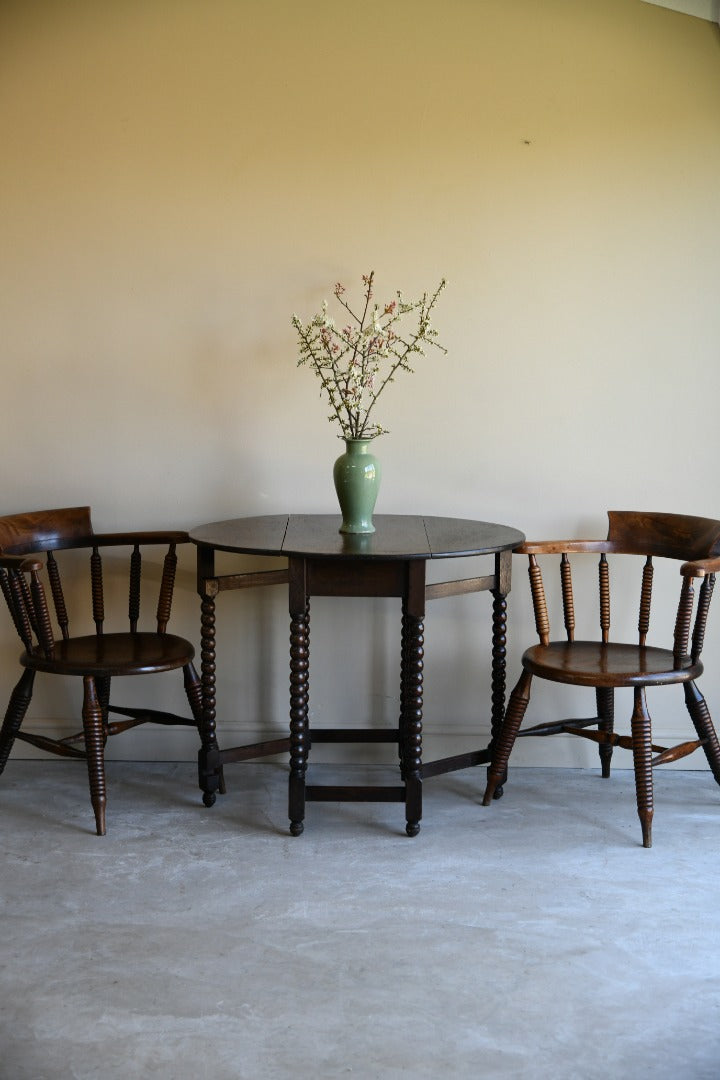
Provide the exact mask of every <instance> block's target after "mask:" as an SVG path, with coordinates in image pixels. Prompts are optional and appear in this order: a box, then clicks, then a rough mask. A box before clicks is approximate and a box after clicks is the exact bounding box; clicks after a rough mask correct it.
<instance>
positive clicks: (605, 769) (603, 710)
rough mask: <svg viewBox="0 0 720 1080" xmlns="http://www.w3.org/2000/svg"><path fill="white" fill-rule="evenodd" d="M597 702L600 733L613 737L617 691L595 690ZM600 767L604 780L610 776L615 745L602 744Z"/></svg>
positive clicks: (609, 743)
mask: <svg viewBox="0 0 720 1080" xmlns="http://www.w3.org/2000/svg"><path fill="white" fill-rule="evenodd" d="M595 698H596V700H597V712H598V716H599V718H600V722H599V723H598V731H602V732H604V733H605V734H606V735H612V733H613V726H614V723H615V691H614V690H613V688H612V687H611V686H610V687H601V686H598V687H596V689H595ZM598 750H599V752H600V767H601V769H602V775H603V777H604V779H607V778H608V777H609V776H610V761H611V760H612V753H613V744H612V743H611V742H606V743H600V746H599V747H598Z"/></svg>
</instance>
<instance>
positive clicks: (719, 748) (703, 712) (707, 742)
mask: <svg viewBox="0 0 720 1080" xmlns="http://www.w3.org/2000/svg"><path fill="white" fill-rule="evenodd" d="M683 690H684V691H685V704H686V705H687V708H688V712H689V713H690V718H691V719H692V722H693V724H694V725H695V730H696V731H697V736H698V739H702V740H703V742H704V745H703V750H704V751H705V757H706V758H707V760H708V765H709V766H710V768H711V769H712V774H713V776H714V777H715V780H716V781H717V783H718V784H720V742H718V737H717V733H716V731H715V727H714V725H713V722H712V720H711V718H710V711H709V709H708V707H707V704H706V702H705V698H704V697H703V696H702V694H701V693H700V691H699V690H698V688H697V686H696V685H695V683H694V682H687V683H685V684H684V686H683Z"/></svg>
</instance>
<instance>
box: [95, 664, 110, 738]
mask: <svg viewBox="0 0 720 1080" xmlns="http://www.w3.org/2000/svg"><path fill="white" fill-rule="evenodd" d="M95 687H96V689H97V696H98V701H99V702H100V708H101V710H102V718H103V746H106V745H107V740H108V721H109V716H110V676H109V675H102V676H97V675H96V676H95Z"/></svg>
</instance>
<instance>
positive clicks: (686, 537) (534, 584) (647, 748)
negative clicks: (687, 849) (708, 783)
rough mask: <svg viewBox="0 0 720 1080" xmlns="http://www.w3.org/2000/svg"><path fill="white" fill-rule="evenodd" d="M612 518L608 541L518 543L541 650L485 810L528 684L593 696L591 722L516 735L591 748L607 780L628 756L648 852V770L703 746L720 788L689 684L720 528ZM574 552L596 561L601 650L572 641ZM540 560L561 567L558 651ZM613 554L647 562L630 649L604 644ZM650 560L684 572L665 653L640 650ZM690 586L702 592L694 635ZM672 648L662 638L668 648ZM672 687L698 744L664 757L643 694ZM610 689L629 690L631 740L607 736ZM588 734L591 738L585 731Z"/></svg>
mask: <svg viewBox="0 0 720 1080" xmlns="http://www.w3.org/2000/svg"><path fill="white" fill-rule="evenodd" d="M608 517H609V520H610V526H609V530H608V537H607V540H603V541H585V540H569V541H547V542H542V543H524V544H522V545H521V546H520V547H519V548H517V549H516V550H517V552H518V553H521V554H526V555H528V556H529V558H530V586H531V590H532V599H533V608H534V612H535V624H536V627H537V632H538V635H539V637H540V644H539V645H535V646H533V647H531V648H529V649H528V650H527V651H526V652H525V653H524V655H523V658H522V667H523V671H522V675H521V676H520V680H519V682H518V683H517V686H516V687H515V689H514V690H513V692H512V694H511V696H510V700H509V702H508V708H507V712H506V715H505V719H504V722H503V725H502V728H501V731H500V733H499V735H498V737H497V739H496V740H495V742H494V746H493V749H492V760H491V764H490V767H489V769H488V784H487V789H486V791H485V796H484V799H483V803H484V805H485V806H488V805H489V804H490V801H491V800H492V798H493V796H495V797H497V796H498V794H501V793H502V784H503V783H504V781H505V777H506V773H507V764H508V758H509V756H510V752H511V751H512V748H513V745H514V742H515V738H516V736H517V735H518V732H519V728H520V725H521V723H522V720H523V717H524V715H525V710H526V708H527V705H528V701H529V699H530V687H531V683H532V679H533V676H534V675H537V676H538V678H540V679H549V680H550V681H551V682H556V683H566V684H569V685H571V686H587V687H593V688H594V689H595V695H596V704H597V716H594V717H591V718H590V719H583V720H574V721H573V720H563V721H558V722H556V723H546V724H539V725H537V726H536V727H534V728H528V729H527V730H525V731H523V732H520V734H522V735H556V734H559V733H569V734H572V735H580V736H583V737H584V738H586V739H592V740H593V741H594V742H597V743H599V751H600V761H601V765H602V775H603V776H604V777H608V776H609V775H610V759H611V756H612V752H613V747H614V746H621V747H625V748H627V749H630V750H632V752H633V762H634V766H635V785H636V792H637V806H638V814H639V817H640V823H641V826H642V837H643V845H644V846H645V847H650V846H651V843H652V833H651V829H652V816H653V783H652V769H653V767H654V766H655V765H661V764H664V763H667V762H670V761H676V760H678V759H680V758H683V757H685V756H686V755H687V754H690V753H692V752H693V751H694V750H696V749H698V747H700V746H702V748H703V750H704V752H705V755H706V757H707V760H708V762H709V764H710V768H711V769H712V773H713V776H714V777H715V779H716V781H717V782H718V784H720V744H719V743H718V738H717V735H716V733H715V728H714V727H713V723H712V720H711V718H710V713H709V711H708V708H707V705H706V703H705V700H704V698H703V696H702V694H701V693H700V691H699V690H698V688H697V686H696V684H695V680H696V679H697V678H698V676H699V675H700V674H701V673H702V670H703V665H702V662H701V660H700V654H701V652H702V647H703V640H704V636H705V626H706V622H707V617H708V611H709V608H710V600H711V597H712V591H713V586H714V584H715V573H716V572H717V571H718V570H719V569H720V557H719V556H720V521H713V520H710V519H708V518H698V517H684V516H682V515H679V514H642V513H635V512H620V511H609V513H608ZM575 552H581V553H587V552H595V553H599V555H600V563H599V591H600V604H599V607H600V635H601V640H600V641H576V640H575V607H574V601H573V582H572V576H571V568H570V559H569V556H570V555H571V554H573V553H575ZM546 554H552V555H556V556H559V557H560V587H561V593H562V606H563V612H564V622H565V636H566V640H563V641H551V640H550V621H549V618H548V608H547V603H546V599H545V590H544V586H543V579H542V573H541V569H540V565H539V563H538V560H537V556H538V555H546ZM611 554H612V555H615V554H618V555H641V556H644V557H645V563H644V567H643V571H642V581H641V587H640V616H639V622H638V635H639V636H638V643H637V644H636V645H630V644H620V643H615V642H611V641H610V573H609V563H608V558H607V556H608V555H611ZM654 558H664V559H677V560H680V561H681V562H682V565H681V567H680V574H681V577H682V585H681V589H680V600H679V604H678V607H677V615H676V618H675V628H674V634H673V638H672V641H673V644H672V647H669V648H657V647H654V646H650V645H648V644H647V643H646V642H647V636H648V632H649V628H650V609H651V601H652V587H653V572H654V568H653V559H654ZM696 579H699V580H700V581H701V582H702V584H701V586H700V588H699V594H698V602H697V607H696V614H695V621H694V625H693V627H692V634H691V624H692V618H693V608H694V592H695V588H694V582H695V580H696ZM669 639H670V634H669V632H668V634H667V638H666V641H669ZM670 683H681V684H682V686H683V690H684V693H685V704H686V705H687V709H688V712H689V713H690V718H691V720H692V722H693V725H694V727H695V731H696V733H697V739H696V740H692V741H690V742H684V743H681V744H680V745H679V746H675V747H672V748H667V747H662V746H654V745H653V743H652V736H651V723H650V715H649V713H648V710H647V703H646V698H645V689H646V687H648V686H664V685H667V684H670ZM616 687H632V689H633V693H634V709H633V713H632V720H631V735H630V736H629V737H625V736H621V735H616V734H615V732H614V730H613V719H614V691H615V689H616ZM587 728H595V730H586V729H587ZM653 755H655V756H653Z"/></svg>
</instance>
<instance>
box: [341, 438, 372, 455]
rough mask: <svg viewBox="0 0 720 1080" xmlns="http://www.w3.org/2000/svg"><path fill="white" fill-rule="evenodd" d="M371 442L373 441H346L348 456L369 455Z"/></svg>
mask: <svg viewBox="0 0 720 1080" xmlns="http://www.w3.org/2000/svg"><path fill="white" fill-rule="evenodd" d="M371 442H372V439H345V449H346V450H347V452H348V454H367V453H368V452H369V450H370V443H371Z"/></svg>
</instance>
